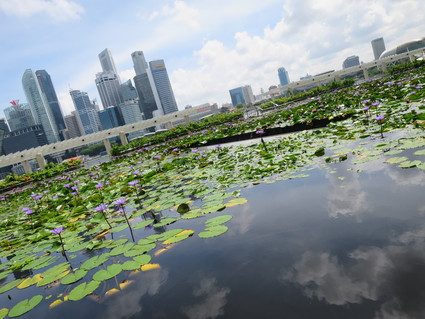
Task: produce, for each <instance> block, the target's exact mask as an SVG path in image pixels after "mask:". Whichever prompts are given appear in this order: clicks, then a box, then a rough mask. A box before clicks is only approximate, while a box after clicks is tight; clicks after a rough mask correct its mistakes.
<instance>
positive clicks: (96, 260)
mask: <svg viewBox="0 0 425 319" xmlns="http://www.w3.org/2000/svg"><path fill="white" fill-rule="evenodd" d="M109 257H110V256H109V254H102V255H99V256H94V257H92V258H90V259H88V260H86V261H85V262H83V264H82V265H81V269H84V270H91V269H94V268H96V267H99V266H100V265H102V264H103V263H104V262H105V261H107V260H108V259H109Z"/></svg>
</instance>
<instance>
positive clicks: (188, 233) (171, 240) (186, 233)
mask: <svg viewBox="0 0 425 319" xmlns="http://www.w3.org/2000/svg"><path fill="white" fill-rule="evenodd" d="M194 233H195V231H194V230H191V229H187V230H183V231H181V232H179V233H178V234H176V235H174V236H172V237H170V238H168V239H167V240H166V241H164V242H163V244H164V245H169V244H175V243H178V242H179V241H182V240H184V239H186V238H189V237H190V236H192V235H193V234H194Z"/></svg>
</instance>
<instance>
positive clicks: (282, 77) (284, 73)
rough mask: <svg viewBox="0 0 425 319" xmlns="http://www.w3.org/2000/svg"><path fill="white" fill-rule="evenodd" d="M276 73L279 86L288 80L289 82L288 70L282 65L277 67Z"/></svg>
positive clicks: (285, 83)
mask: <svg viewBox="0 0 425 319" xmlns="http://www.w3.org/2000/svg"><path fill="white" fill-rule="evenodd" d="M277 74H278V76H279V82H280V85H281V86H284V85H288V84H289V82H290V80H289V74H288V71H286V70H285V68H284V67H281V68H279V69H277Z"/></svg>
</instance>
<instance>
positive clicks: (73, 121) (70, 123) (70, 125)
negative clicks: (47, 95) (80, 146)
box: [64, 111, 82, 140]
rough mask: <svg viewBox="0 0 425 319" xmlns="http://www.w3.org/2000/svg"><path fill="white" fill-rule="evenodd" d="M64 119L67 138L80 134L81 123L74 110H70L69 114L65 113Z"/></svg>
mask: <svg viewBox="0 0 425 319" xmlns="http://www.w3.org/2000/svg"><path fill="white" fill-rule="evenodd" d="M64 120H65V125H66V131H65V138H66V139H67V140H68V139H70V138H75V137H79V136H81V135H82V132H81V131H82V129H81V124H80V122H79V118H78V115H77V114H76V112H75V111H72V112H71V114H69V115H65V116H64Z"/></svg>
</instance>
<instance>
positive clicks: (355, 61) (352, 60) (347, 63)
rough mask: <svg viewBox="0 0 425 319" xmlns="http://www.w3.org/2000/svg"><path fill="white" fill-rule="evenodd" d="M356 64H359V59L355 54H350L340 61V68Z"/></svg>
mask: <svg viewBox="0 0 425 319" xmlns="http://www.w3.org/2000/svg"><path fill="white" fill-rule="evenodd" d="M356 65H360V59H359V57H358V56H357V55H352V56H349V57H348V58H346V59H345V60H344V62H343V63H342V68H343V69H346V68H350V67H352V66H356Z"/></svg>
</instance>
